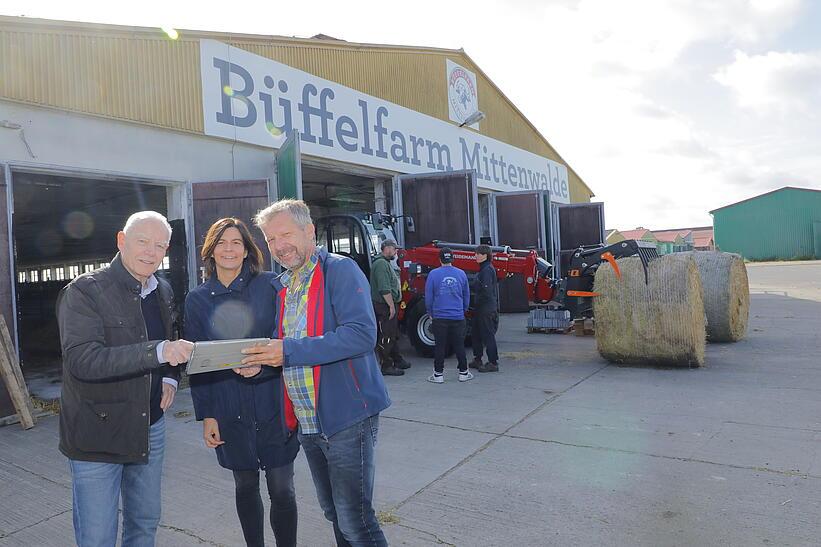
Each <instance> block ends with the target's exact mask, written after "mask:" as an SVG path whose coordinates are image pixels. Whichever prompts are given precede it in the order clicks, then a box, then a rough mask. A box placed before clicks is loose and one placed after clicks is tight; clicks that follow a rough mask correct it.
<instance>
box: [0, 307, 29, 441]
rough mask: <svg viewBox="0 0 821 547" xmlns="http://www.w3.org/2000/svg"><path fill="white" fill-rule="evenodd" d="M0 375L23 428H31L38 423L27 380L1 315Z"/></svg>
mask: <svg viewBox="0 0 821 547" xmlns="http://www.w3.org/2000/svg"><path fill="white" fill-rule="evenodd" d="M0 375H2V377H3V382H4V383H5V384H6V388H7V389H8V391H9V395H10V396H11V400H12V402H13V403H14V408H15V409H16V410H17V414H18V415H19V416H20V425H22V426H23V429H31V428H32V427H34V424H35V423H36V419H35V417H34V407H33V405H32V404H31V398H30V397H29V392H28V388H27V387H26V380H25V379H24V378H23V371H22V370H20V363H19V362H18V361H17V352H16V351H15V349H14V344H12V343H11V336H10V335H9V329H8V327H7V326H6V320H5V319H4V318H3V316H2V315H0Z"/></svg>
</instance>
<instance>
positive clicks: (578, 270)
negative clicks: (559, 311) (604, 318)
mask: <svg viewBox="0 0 821 547" xmlns="http://www.w3.org/2000/svg"><path fill="white" fill-rule="evenodd" d="M628 256H638V257H639V259H640V260H641V265H642V267H643V268H644V282H645V283H647V282H649V278H648V273H647V266H648V265H649V264H650V262H652V261H653V260H655V259H656V258H658V256H659V255H658V251H657V250H656V246H655V244H653V243H650V242H647V241H637V240H634V239H628V240H626V241H620V242H619V243H614V244H613V245H608V246H607V247H596V248H594V249H585V248H582V247H580V248H579V249H577V250H576V251H575V252H574V253H573V256H572V258H571V259H570V266H569V267H568V269H567V275H566V277H564V278H563V279H560V280H559V281H558V282H557V289H558V290H557V294H556V297H555V300H556V301H558V302H559V303H560V304H562V305H563V307H564V308H565V309H567V310H569V311H570V318H571V319H584V318H589V317H593V297H595V296H598V295H597V294H596V293H594V292H593V277H594V275H595V274H596V270H598V269H599V266H601V265H602V264H604V263H605V262H609V263H610V265H611V266H612V267H613V270H614V271H615V272H616V276H618V277H621V271H620V270H619V266H618V264H617V263H616V259H619V258H625V257H628Z"/></svg>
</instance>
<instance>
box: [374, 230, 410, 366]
mask: <svg viewBox="0 0 821 547" xmlns="http://www.w3.org/2000/svg"><path fill="white" fill-rule="evenodd" d="M381 247H382V254H380V255H379V256H378V257H376V259H374V261H373V264H371V299H372V300H373V311H374V313H375V314H376V323H377V327H378V328H377V331H376V333H377V340H376V355H377V357H378V358H379V363H380V365H381V367H382V374H384V375H385V376H402V375H403V374H405V370H404V369H408V368H410V366H411V365H410V363H408V362H407V361H405V360H404V359H403V358H402V356H401V355H400V354H399V316H398V315H397V313H396V312H397V311H398V309H397V308H398V307H399V303H400V302H401V301H402V289H401V287H400V285H399V273H398V272H397V271H396V270H395V269H394V268H393V265H392V264H391V262H392V261H393V259H394V258H396V242H395V241H394V240H392V239H386V240H384V241H383V242H382V245H381Z"/></svg>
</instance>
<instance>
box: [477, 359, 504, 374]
mask: <svg viewBox="0 0 821 547" xmlns="http://www.w3.org/2000/svg"><path fill="white" fill-rule="evenodd" d="M476 370H478V371H479V372H499V363H496V362H495V361H488V362H487V363H483V364H480V365H479V366H478V367H476Z"/></svg>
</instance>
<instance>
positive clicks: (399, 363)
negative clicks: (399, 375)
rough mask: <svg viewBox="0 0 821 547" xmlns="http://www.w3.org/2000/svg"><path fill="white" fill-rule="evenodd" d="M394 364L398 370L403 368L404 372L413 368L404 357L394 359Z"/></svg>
mask: <svg viewBox="0 0 821 547" xmlns="http://www.w3.org/2000/svg"><path fill="white" fill-rule="evenodd" d="M393 363H394V365H396V367H397V368H401V369H402V370H406V369H409V368H411V364H410V363H408V362H407V361H405V359H404V358H403V357H400V358H399V359H398V360H397V359H394V360H393Z"/></svg>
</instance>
